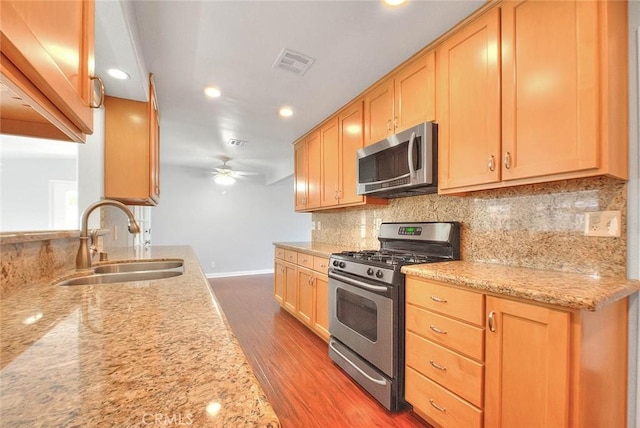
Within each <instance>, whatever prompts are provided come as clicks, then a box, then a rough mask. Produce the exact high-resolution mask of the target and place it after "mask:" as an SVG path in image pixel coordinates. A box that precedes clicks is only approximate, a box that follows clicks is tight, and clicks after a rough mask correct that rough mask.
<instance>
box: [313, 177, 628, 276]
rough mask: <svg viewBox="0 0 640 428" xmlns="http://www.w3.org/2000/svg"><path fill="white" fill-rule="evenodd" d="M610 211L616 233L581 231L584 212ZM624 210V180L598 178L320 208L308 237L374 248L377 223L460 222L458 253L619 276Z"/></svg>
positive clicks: (484, 259) (623, 245)
mask: <svg viewBox="0 0 640 428" xmlns="http://www.w3.org/2000/svg"><path fill="white" fill-rule="evenodd" d="M615 210H619V211H621V212H622V236H621V237H620V238H609V237H607V238H597V237H587V236H584V235H583V230H584V222H585V213H586V212H589V211H615ZM626 210H627V186H626V183H625V182H621V181H618V180H614V179H610V178H607V177H596V178H588V179H580V180H565V181H557V182H552V183H545V184H535V185H527V186H519V187H511V188H505V189H496V190H487V191H481V192H474V193H470V194H468V195H467V196H444V195H442V196H441V195H423V196H413V197H408V198H399V199H391V200H390V201H389V205H388V206H375V207H374V206H371V207H356V208H348V209H343V210H332V211H331V212H318V213H314V214H313V221H314V222H316V224H317V222H320V230H318V228H316V230H314V231H313V232H312V239H313V241H314V242H323V243H328V244H339V245H345V246H349V247H360V248H377V247H379V242H378V240H377V227H378V225H379V223H380V222H391V221H459V222H460V223H461V224H462V236H461V241H462V242H461V256H462V259H463V260H470V261H478V262H487V263H497V264H504V265H510V266H522V267H531V268H537V269H548V270H557V271H567V272H579V273H586V274H592V275H601V276H617V277H624V276H625V275H626V247H627V242H626Z"/></svg>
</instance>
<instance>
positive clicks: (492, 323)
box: [488, 311, 496, 332]
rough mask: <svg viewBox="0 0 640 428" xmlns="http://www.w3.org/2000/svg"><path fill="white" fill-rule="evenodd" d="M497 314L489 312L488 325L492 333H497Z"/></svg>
mask: <svg viewBox="0 0 640 428" xmlns="http://www.w3.org/2000/svg"><path fill="white" fill-rule="evenodd" d="M495 317H496V313H495V312H493V311H491V312H489V320H488V324H489V331H491V332H495V331H496V320H495Z"/></svg>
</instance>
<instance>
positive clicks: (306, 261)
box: [298, 253, 313, 269]
mask: <svg viewBox="0 0 640 428" xmlns="http://www.w3.org/2000/svg"><path fill="white" fill-rule="evenodd" d="M298 264H299V265H300V266H304V267H306V268H309V269H313V256H312V255H310V254H305V253H298Z"/></svg>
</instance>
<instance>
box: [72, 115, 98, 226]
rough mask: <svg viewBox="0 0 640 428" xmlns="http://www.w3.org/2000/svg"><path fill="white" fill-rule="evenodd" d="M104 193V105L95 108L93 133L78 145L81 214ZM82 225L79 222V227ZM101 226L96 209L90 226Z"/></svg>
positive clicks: (79, 205)
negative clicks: (83, 142)
mask: <svg viewBox="0 0 640 428" xmlns="http://www.w3.org/2000/svg"><path fill="white" fill-rule="evenodd" d="M103 195H104V107H102V108H99V109H95V110H93V134H91V135H87V142H86V143H85V144H79V147H78V210H79V214H78V215H79V216H81V215H82V212H83V211H84V209H85V208H86V207H88V206H89V205H91V204H92V203H94V202H97V201H99V200H100V199H101V198H102V196H103ZM81 227H82V225H81V224H79V225H78V228H81ZM99 227H100V213H99V211H94V213H93V215H92V216H91V218H89V228H90V229H96V228H99Z"/></svg>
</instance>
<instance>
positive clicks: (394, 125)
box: [393, 116, 398, 128]
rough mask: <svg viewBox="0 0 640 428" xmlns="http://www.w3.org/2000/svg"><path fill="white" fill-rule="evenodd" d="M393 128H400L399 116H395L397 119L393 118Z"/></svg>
mask: <svg viewBox="0 0 640 428" xmlns="http://www.w3.org/2000/svg"><path fill="white" fill-rule="evenodd" d="M393 127H394V128H397V127H398V116H395V117H394V118H393Z"/></svg>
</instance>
